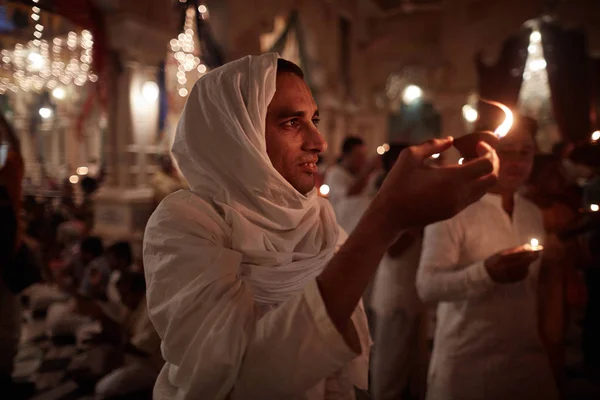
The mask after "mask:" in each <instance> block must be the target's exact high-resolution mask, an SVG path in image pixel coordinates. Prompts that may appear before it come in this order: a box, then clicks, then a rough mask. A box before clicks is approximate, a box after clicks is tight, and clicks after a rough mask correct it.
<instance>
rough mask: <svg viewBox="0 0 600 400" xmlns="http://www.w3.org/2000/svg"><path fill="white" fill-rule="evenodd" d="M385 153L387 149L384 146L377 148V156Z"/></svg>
mask: <svg viewBox="0 0 600 400" xmlns="http://www.w3.org/2000/svg"><path fill="white" fill-rule="evenodd" d="M384 153H385V147H383V146H377V154H379V155H380V156H382V155H383V154H384Z"/></svg>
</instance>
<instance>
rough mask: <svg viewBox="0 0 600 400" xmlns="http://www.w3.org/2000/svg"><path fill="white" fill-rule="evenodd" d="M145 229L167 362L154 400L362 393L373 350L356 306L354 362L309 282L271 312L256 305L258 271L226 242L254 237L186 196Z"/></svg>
mask: <svg viewBox="0 0 600 400" xmlns="http://www.w3.org/2000/svg"><path fill="white" fill-rule="evenodd" d="M321 200H322V201H323V202H326V200H323V199H321ZM148 225H149V227H151V228H150V229H148V230H147V231H146V236H145V239H144V246H145V247H144V262H145V271H146V276H147V278H148V301H149V303H148V305H149V309H150V313H151V317H152V321H153V323H154V325H155V327H156V329H157V331H158V333H159V335H160V336H161V338H162V353H163V357H164V359H165V360H166V364H165V366H164V367H163V370H162V372H161V374H160V375H159V377H158V381H157V383H156V387H155V391H154V399H156V400H161V399H165V400H167V399H200V398H202V399H215V400H216V399H223V398H225V396H227V395H228V393H229V392H231V391H232V389H233V396H232V399H288V398H293V399H296V398H297V399H307V400H323V399H353V398H354V394H353V392H354V389H353V385H354V386H357V387H362V388H364V389H366V386H367V372H368V349H369V346H370V344H371V343H370V339H369V334H368V327H367V325H366V316H365V314H364V310H363V309H362V306H361V307H359V308H358V309H357V311H356V312H355V313H354V315H353V322H354V326H355V329H356V331H357V333H358V335H359V338H360V339H361V345H362V349H363V354H362V355H360V354H356V353H355V352H354V351H353V350H352V349H351V348H350V347H349V346H348V345H347V344H346V342H345V341H344V339H343V337H342V336H341V335H340V334H339V332H338V331H337V329H336V328H335V327H334V325H333V323H332V322H331V320H330V319H329V316H328V314H327V311H326V309H325V305H324V303H323V299H322V298H321V295H320V292H319V289H318V287H317V284H316V281H315V280H314V279H312V280H310V281H309V282H308V283H307V284H306V286H305V287H304V289H303V290H302V291H300V292H299V293H297V294H295V295H289V296H287V299H286V300H285V301H283V302H282V303H281V304H280V305H279V306H277V307H269V306H265V305H264V304H261V303H257V302H256V299H255V295H256V289H257V288H256V286H255V285H256V284H249V283H248V282H249V281H251V277H250V276H248V275H249V274H252V269H253V268H255V267H260V265H256V266H252V265H248V261H249V260H246V258H248V257H247V256H245V255H244V254H242V253H241V252H240V251H239V250H237V251H236V250H233V249H232V242H234V243H235V242H236V241H237V240H243V242H244V243H245V244H248V242H249V240H246V239H252V237H253V236H254V237H257V238H258V237H260V235H258V236H257V235H252V234H250V232H247V233H248V235H244V233H243V232H239V233H238V234H241V236H242V238H236V237H232V236H236V234H235V233H234V232H232V231H233V230H232V229H231V227H229V226H228V225H227V224H226V223H225V221H224V220H223V219H221V218H220V217H219V215H218V214H217V213H216V212H215V211H214V210H212V209H211V207H210V206H209V205H208V204H207V203H206V202H204V201H203V200H201V199H200V198H198V197H197V196H196V195H194V194H193V193H191V192H189V191H180V192H178V193H175V194H173V195H171V196H169V197H167V199H166V200H165V201H164V202H163V203H161V205H160V206H159V208H158V209H157V210H156V212H155V213H154V214H153V215H152V218H151V219H150V221H149V223H148ZM244 238H245V239H244ZM234 246H236V247H238V245H234ZM274 255H276V254H274ZM265 256H267V255H266V254H265ZM271 262H273V260H270V259H268V258H265V266H266V265H267V264H266V263H271ZM265 272H266V271H265ZM324 378H325V379H324ZM334 391H337V392H338V393H337V394H335V395H333V394H332V393H333V392H334ZM325 393H328V395H327V396H326V395H325Z"/></svg>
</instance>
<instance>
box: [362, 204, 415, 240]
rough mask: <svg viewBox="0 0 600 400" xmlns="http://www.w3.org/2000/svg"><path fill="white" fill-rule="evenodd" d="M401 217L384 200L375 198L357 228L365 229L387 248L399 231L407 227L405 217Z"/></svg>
mask: <svg viewBox="0 0 600 400" xmlns="http://www.w3.org/2000/svg"><path fill="white" fill-rule="evenodd" d="M396 211H397V210H396ZM400 219H401V220H399V218H396V216H395V215H394V212H392V211H391V210H389V207H388V206H387V205H386V204H385V203H384V202H382V201H378V199H377V198H375V199H374V200H373V203H372V204H371V206H370V207H369V208H368V209H367V211H366V213H365V215H364V216H363V218H362V219H361V222H360V223H359V226H358V227H357V229H361V230H364V231H365V233H366V234H368V235H369V237H372V239H373V241H376V242H378V243H383V244H385V246H386V249H387V247H389V246H390V245H391V244H392V243H393V241H394V240H396V238H397V237H398V233H400V232H401V231H402V230H404V229H406V228H407V227H406V226H405V223H404V221H403V219H402V218H400Z"/></svg>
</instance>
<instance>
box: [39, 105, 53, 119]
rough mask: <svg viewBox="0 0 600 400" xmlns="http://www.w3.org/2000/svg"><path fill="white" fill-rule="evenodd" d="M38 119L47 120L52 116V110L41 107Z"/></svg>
mask: <svg viewBox="0 0 600 400" xmlns="http://www.w3.org/2000/svg"><path fill="white" fill-rule="evenodd" d="M39 113H40V117H42V118H44V119H48V118H50V117H51V116H52V109H50V108H48V107H42V108H40V111H39Z"/></svg>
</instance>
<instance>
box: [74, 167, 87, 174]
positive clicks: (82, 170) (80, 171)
mask: <svg viewBox="0 0 600 400" xmlns="http://www.w3.org/2000/svg"><path fill="white" fill-rule="evenodd" d="M88 172H89V169H88V167H79V168H77V175H87V174H88Z"/></svg>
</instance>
